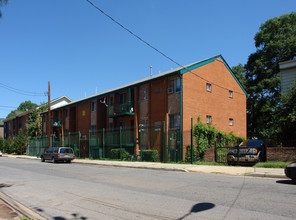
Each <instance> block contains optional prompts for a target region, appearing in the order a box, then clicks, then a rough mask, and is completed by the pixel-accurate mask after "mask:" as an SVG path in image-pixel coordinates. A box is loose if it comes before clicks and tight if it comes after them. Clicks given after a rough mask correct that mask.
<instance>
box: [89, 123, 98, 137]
mask: <svg viewBox="0 0 296 220" xmlns="http://www.w3.org/2000/svg"><path fill="white" fill-rule="evenodd" d="M96 130H97V127H96V126H95V125H92V126H91V127H90V135H91V136H92V137H93V136H96Z"/></svg>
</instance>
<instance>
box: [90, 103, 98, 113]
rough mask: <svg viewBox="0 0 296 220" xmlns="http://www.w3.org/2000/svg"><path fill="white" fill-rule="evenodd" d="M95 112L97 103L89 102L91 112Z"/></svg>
mask: <svg viewBox="0 0 296 220" xmlns="http://www.w3.org/2000/svg"><path fill="white" fill-rule="evenodd" d="M96 110H97V102H91V111H92V112H94V111H96Z"/></svg>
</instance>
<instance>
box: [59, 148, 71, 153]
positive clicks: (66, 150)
mask: <svg viewBox="0 0 296 220" xmlns="http://www.w3.org/2000/svg"><path fill="white" fill-rule="evenodd" d="M60 153H62V154H65V153H68V154H72V153H73V150H72V149H71V148H61V149H60Z"/></svg>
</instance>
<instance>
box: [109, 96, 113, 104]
mask: <svg viewBox="0 0 296 220" xmlns="http://www.w3.org/2000/svg"><path fill="white" fill-rule="evenodd" d="M109 106H113V96H110V97H109Z"/></svg>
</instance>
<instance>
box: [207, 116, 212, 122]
mask: <svg viewBox="0 0 296 220" xmlns="http://www.w3.org/2000/svg"><path fill="white" fill-rule="evenodd" d="M211 123H212V116H210V115H207V124H211Z"/></svg>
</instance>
